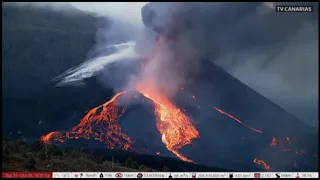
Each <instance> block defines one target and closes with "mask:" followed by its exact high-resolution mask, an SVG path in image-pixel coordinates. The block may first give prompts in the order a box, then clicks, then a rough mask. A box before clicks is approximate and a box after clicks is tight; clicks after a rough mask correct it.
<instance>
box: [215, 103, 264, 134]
mask: <svg viewBox="0 0 320 180" xmlns="http://www.w3.org/2000/svg"><path fill="white" fill-rule="evenodd" d="M213 108H214V109H215V110H217V111H218V112H219V113H221V114H224V115H226V116H228V117H230V118H231V119H233V120H235V121H236V122H238V123H240V124H242V125H244V126H246V127H247V128H249V129H251V130H252V131H255V132H257V133H263V132H262V131H261V130H258V129H255V128H252V127H250V126H248V125H246V124H244V123H243V122H242V121H240V120H239V119H238V118H236V117H234V116H232V115H231V114H228V113H226V112H224V111H222V110H221V109H219V108H216V107H213Z"/></svg>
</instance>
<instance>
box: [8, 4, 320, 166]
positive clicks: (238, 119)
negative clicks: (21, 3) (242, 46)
mask: <svg viewBox="0 0 320 180" xmlns="http://www.w3.org/2000/svg"><path fill="white" fill-rule="evenodd" d="M19 12H21V11H19ZM31 12H32V13H34V12H36V11H34V10H32V11H30V12H29V13H31ZM12 14H19V13H12ZM12 14H11V15H12ZM20 14H21V13H20ZM21 16H22V17H29V16H26V15H24V14H23V15H21ZM8 17H15V16H8ZM30 17H31V18H30V19H31V20H33V21H34V22H42V21H40V20H38V19H37V20H34V19H35V18H42V17H53V15H52V14H49V15H48V16H43V15H41V14H40V15H39V14H36V15H34V16H30ZM17 19H18V18H17ZM50 19H52V18H48V19H45V20H44V21H43V22H50V21H49V20H50ZM62 20H66V18H65V17H63V18H58V19H57V20H56V21H57V22H59V23H61V22H62ZM77 20H78V21H76V22H78V23H79V24H81V23H83V22H87V23H88V22H90V23H91V22H93V20H92V19H91V17H90V18H89V19H88V20H87V21H84V18H83V17H80V18H79V19H77ZM8 22H16V21H8ZM72 22H73V21H72ZM22 24H23V23H22ZM62 24H67V25H68V24H70V25H72V23H70V21H63V23H62ZM88 26H89V27H90V28H89V30H90V31H88V34H91V35H92V34H94V33H95V29H94V30H91V27H94V25H91V24H89V25H88ZM5 27H7V28H5V30H6V31H7V34H6V36H4V37H7V39H9V36H8V35H10V33H12V36H10V37H11V38H12V39H13V37H17V36H16V34H13V33H16V32H20V31H16V30H14V31H12V30H11V29H10V28H9V27H10V26H5ZM41 27H42V24H41ZM8 29H9V30H10V31H9V30H8ZM21 29H23V31H21V32H25V29H26V27H24V28H20V26H19V30H21ZM48 29H49V30H50V28H47V29H43V28H30V29H28V30H30V31H31V30H32V34H31V33H30V38H29V39H28V41H26V42H33V41H35V42H36V43H38V40H37V39H34V38H33V37H34V36H36V35H39V34H40V35H42V33H43V31H44V30H46V31H44V32H47V33H48V32H50V33H53V35H54V36H53V35H51V36H50V34H45V35H44V36H43V40H42V41H41V42H46V43H47V42H48V44H49V43H50V42H51V41H48V40H46V38H47V37H54V38H53V39H54V40H55V41H54V42H59V39H58V38H57V37H60V36H61V39H60V41H61V42H68V43H69V42H71V43H72V45H69V44H66V46H61V44H60V43H58V46H57V47H59V48H60V47H65V48H62V49H57V50H56V51H54V49H53V48H46V47H47V46H49V45H46V44H39V45H37V46H34V45H33V46H32V44H30V45H29V44H28V45H27V46H23V47H28V48H30V50H29V49H28V51H26V52H28V53H27V55H26V54H24V53H23V52H24V51H23V50H25V49H26V48H22V49H21V48H16V49H14V48H12V47H21V46H19V44H17V45H11V47H10V48H9V47H8V48H6V49H7V50H6V49H5V50H6V51H5V52H7V53H5V55H4V57H5V58H4V59H7V61H5V63H4V64H5V65H6V66H4V67H6V68H4V70H6V72H8V70H10V72H11V74H10V75H12V76H11V77H16V76H14V75H15V74H18V75H20V74H19V73H17V72H23V73H21V74H22V75H23V76H18V77H17V78H14V80H11V81H9V80H8V78H6V79H7V80H6V82H10V85H11V84H14V85H15V87H16V89H17V92H18V93H15V94H14V97H15V98H11V97H9V98H8V97H7V99H5V98H4V100H3V106H4V107H3V112H4V114H5V115H3V119H6V121H3V125H4V128H3V132H5V131H10V130H12V129H15V130H17V129H18V130H20V129H19V128H21V129H22V133H23V135H24V136H32V137H35V136H36V137H37V138H39V137H40V134H42V135H43V136H41V140H42V141H43V142H45V143H55V144H59V145H61V146H67V145H69V146H77V145H78V144H79V143H83V144H82V145H81V146H82V147H83V146H85V147H90V148H91V147H95V146H99V147H100V148H101V147H103V148H104V149H105V151H106V152H107V151H108V150H107V148H110V149H112V148H113V149H124V150H126V151H134V152H138V153H143V154H153V155H159V156H169V157H174V158H177V159H181V160H182V161H187V162H191V163H192V162H193V163H196V164H205V165H209V166H215V167H221V168H226V169H233V170H238V171H315V170H317V169H318V154H317V152H318V132H317V130H316V129H314V128H311V127H309V126H308V125H306V124H304V123H303V122H302V121H300V120H299V119H297V118H296V117H294V116H293V115H291V114H289V113H287V112H286V111H285V110H283V109H282V108H280V107H279V106H277V105H275V104H274V103H272V102H271V101H269V100H268V99H266V98H265V97H263V96H261V95H260V94H258V93H256V92H255V91H253V90H252V89H250V88H249V87H247V86H246V85H244V84H243V83H242V82H240V81H238V80H237V79H235V78H234V77H232V76H231V75H229V74H228V73H227V72H225V71H224V70H222V69H221V68H219V67H217V66H216V65H215V64H213V63H212V62H210V61H208V60H205V59H204V60H203V61H201V66H200V68H199V69H200V70H199V71H198V73H197V74H196V75H195V76H192V77H190V78H189V79H188V81H187V83H186V84H183V86H182V87H181V90H180V91H179V92H177V93H176V95H175V96H174V97H172V98H168V97H165V101H162V99H163V98H155V94H153V93H152V94H149V93H148V91H145V88H144V87H141V86H140V88H137V90H136V91H134V92H122V91H121V92H120V91H119V92H112V90H110V89H112V88H111V87H110V89H107V90H106V89H105V87H103V86H102V85H101V84H99V83H98V81H97V78H96V77H91V78H88V79H86V81H85V82H86V86H85V87H82V88H79V87H59V88H56V87H54V86H53V85H47V83H46V84H45V85H46V86H45V87H44V88H43V89H38V90H39V91H37V92H34V94H31V95H32V97H31V95H29V96H30V97H24V98H21V97H20V96H22V95H23V93H25V91H22V87H23V86H25V87H30V83H28V86H27V85H25V84H27V83H26V82H27V81H26V80H25V79H23V78H21V77H26V74H28V73H29V74H30V73H35V74H32V77H37V78H38V79H36V80H33V81H32V82H33V83H34V84H37V83H39V82H42V81H40V80H39V79H40V77H42V76H41V73H43V74H45V75H46V76H44V78H43V82H49V79H51V78H53V77H52V76H55V75H58V74H54V72H51V71H54V70H56V69H57V68H58V67H59V66H58V65H57V64H61V63H57V62H60V61H56V59H62V58H61V57H60V56H59V57H56V56H55V55H61V56H62V55H69V54H68V53H67V52H66V50H69V47H73V48H72V49H74V51H72V52H69V53H70V54H79V53H85V52H87V51H88V49H89V48H90V47H92V46H93V44H90V43H88V42H91V41H90V39H92V38H90V37H91V36H88V37H87V36H83V35H82V34H81V35H77V38H72V40H70V41H65V39H66V37H68V38H71V37H73V36H71V34H69V33H61V31H60V30H59V31H52V32H51V31H48ZM72 29H73V25H72V27H70V30H68V31H66V32H69V31H70V32H73V30H72ZM155 29H159V28H157V27H155ZM35 30H39V31H35ZM33 31H35V32H33ZM40 31H41V32H40ZM82 31H83V29H82ZM158 31H159V32H160V33H165V34H167V36H169V37H172V36H175V32H163V31H161V28H160V29H159V30H158ZM62 32H64V31H62ZM55 33H57V34H55ZM22 34H23V35H25V33H22ZM58 35H59V36H58ZM62 35H63V36H62ZM72 35H74V34H72ZM84 37H86V38H84ZM40 40H41V38H40ZM76 40H77V41H76ZM80 40H81V41H80ZM6 42H7V43H5V44H7V45H8V44H9V45H10V43H8V42H11V41H9V40H6ZM12 42H19V43H21V39H19V40H17V39H15V41H12ZM50 44H55V43H50ZM82 44H84V45H85V47H84V49H80V48H81V46H82ZM77 45H79V46H80V47H78V46H77ZM87 46H88V47H87ZM31 47H32V48H31ZM49 47H51V46H49ZM86 48H88V49H86ZM12 49H13V50H12ZM39 49H42V50H43V52H50V53H53V54H54V55H50V56H49V55H48V57H51V58H52V59H49V60H48V59H46V60H47V61H45V62H46V63H56V64H53V65H52V64H51V65H50V64H47V65H46V66H42V67H43V68H38V67H39V66H33V68H34V69H32V70H30V71H27V70H25V69H27V68H25V66H24V64H28V63H30V62H36V60H39V61H42V59H43V57H42V56H41V57H39V58H25V57H28V55H29V54H30V52H35V51H32V50H37V51H38V50H39ZM48 49H50V51H48ZM9 50H10V51H9ZM14 50H15V51H14ZM8 52H10V53H8ZM16 52H19V53H16ZM8 54H9V55H14V56H8ZM31 54H32V55H34V54H37V55H38V53H31ZM16 55H17V56H18V55H19V58H18V57H16ZM83 56H84V55H83V54H80V55H78V56H72V57H71V58H69V57H68V58H67V59H66V60H63V61H62V62H64V63H70V65H68V66H63V67H61V69H58V70H57V71H59V73H60V72H62V71H64V70H66V69H67V68H70V67H72V66H74V65H75V64H78V63H80V62H76V61H79V59H82V57H83ZM12 57H13V58H12ZM9 60H10V61H9ZM11 60H15V61H13V62H16V64H15V66H13V67H19V69H18V70H15V69H12V68H11V67H12V65H11V64H10V62H12V61H11ZM17 60H28V63H24V62H25V61H22V63H19V62H20V61H17ZM69 60H72V61H69ZM17 62H18V63H17ZM30 64H31V63H30ZM34 64H38V63H34ZM9 65H10V66H9ZM60 66H62V65H60ZM133 66H134V65H132V66H131V65H130V66H128V67H126V66H125V67H126V68H128V69H126V68H124V69H122V71H123V72H127V71H129V70H131V69H132V67H133ZM53 67H54V68H53ZM115 68H116V67H115ZM20 69H22V70H24V71H21V70H20ZM36 70H37V71H36ZM40 70H41V72H39V71H40ZM42 70H44V71H42ZM48 70H50V73H48ZM14 72H15V73H14ZM56 73H57V72H56ZM6 74H7V76H8V73H6ZM49 74H50V76H49ZM53 74H54V75H53ZM96 76H99V74H97V75H96ZM109 78H110V79H113V77H109ZM22 79H23V80H22ZM110 84H112V83H110ZM3 86H4V87H6V86H8V85H6V84H5V85H3ZM147 86H149V85H148V83H147ZM3 89H5V88H3ZM40 90H41V91H40ZM7 92H10V93H12V94H13V90H12V89H9V90H8V91H7ZM17 95H19V96H17ZM160 95H161V94H160ZM12 96H13V95H12ZM160 97H161V96H160ZM28 98H29V99H28ZM168 111H169V113H166V112H168ZM17 112H19V113H17ZM161 115H163V116H161ZM170 117H174V118H170ZM39 119H40V121H39ZM163 119H164V120H170V121H169V122H170V123H167V122H166V121H162V120H163ZM38 122H39V123H38ZM41 122H42V124H44V126H42V124H41ZM177 122H178V123H180V124H175V123H177ZM6 124H7V126H6ZM8 124H9V125H10V126H8ZM39 127H40V128H39ZM184 127H185V128H184ZM50 131H52V132H50ZM48 132H50V133H48ZM7 133H9V132H7ZM10 133H11V132H10ZM45 133H46V134H45ZM3 134H4V133H3ZM19 134H20V131H19ZM170 137H172V138H170ZM192 165H193V164H192Z"/></svg>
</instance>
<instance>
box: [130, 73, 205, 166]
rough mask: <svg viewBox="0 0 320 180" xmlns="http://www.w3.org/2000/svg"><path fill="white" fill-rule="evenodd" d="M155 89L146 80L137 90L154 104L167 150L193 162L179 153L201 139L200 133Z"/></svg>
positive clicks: (158, 125)
mask: <svg viewBox="0 0 320 180" xmlns="http://www.w3.org/2000/svg"><path fill="white" fill-rule="evenodd" d="M155 87H156V86H153V83H152V81H148V80H146V79H145V80H143V81H142V83H139V84H138V85H137V86H136V89H137V90H138V91H139V92H140V93H142V94H143V95H144V96H145V97H146V98H148V99H150V100H151V101H152V102H153V104H154V106H155V115H156V117H157V128H158V130H159V132H160V134H161V135H162V138H161V139H162V142H163V143H164V144H165V145H166V147H167V149H168V150H169V151H171V152H172V153H173V154H175V155H176V156H177V157H179V158H180V159H181V160H183V161H187V162H193V161H192V160H190V159H188V158H187V157H185V156H183V155H182V154H181V153H179V152H178V150H179V149H180V148H182V147H184V146H185V145H187V144H191V141H192V139H195V138H199V137H200V136H199V132H198V131H197V130H196V129H195V127H194V126H193V125H192V123H191V121H190V119H189V118H188V117H187V116H186V115H185V114H184V113H183V112H182V111H181V110H180V109H179V108H177V107H176V106H175V105H174V104H173V103H171V102H170V100H169V99H168V97H167V96H165V95H164V94H162V93H160V92H159V91H157V90H156V89H155Z"/></svg>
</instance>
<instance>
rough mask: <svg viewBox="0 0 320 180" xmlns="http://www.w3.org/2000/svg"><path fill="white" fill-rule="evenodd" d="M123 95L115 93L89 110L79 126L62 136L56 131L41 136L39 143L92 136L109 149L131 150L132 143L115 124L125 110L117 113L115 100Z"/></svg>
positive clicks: (122, 93)
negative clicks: (106, 100) (109, 98)
mask: <svg viewBox="0 0 320 180" xmlns="http://www.w3.org/2000/svg"><path fill="white" fill-rule="evenodd" d="M124 94H126V92H120V93H117V94H116V95H115V96H114V97H113V98H112V99H111V100H110V101H108V102H106V103H104V104H102V105H100V106H98V107H95V108H93V109H91V110H90V111H89V112H88V113H87V114H86V115H85V116H84V117H83V119H82V120H81V122H80V124H78V125H77V126H75V127H73V128H72V129H71V131H68V132H66V133H64V134H63V133H60V132H56V131H55V132H50V133H48V134H47V135H44V136H41V138H40V139H41V141H42V142H44V143H50V141H51V140H56V141H59V142H64V141H65V140H67V139H79V138H80V137H82V138H86V139H90V136H93V137H94V139H95V140H98V141H100V142H104V143H105V144H106V145H107V146H108V148H111V149H113V148H115V147H116V146H119V147H120V148H121V149H125V150H128V149H133V148H132V147H131V145H132V144H133V141H132V140H131V139H130V137H129V136H127V135H126V134H124V133H122V132H121V127H120V126H119V125H118V124H117V120H118V119H119V117H121V115H122V114H123V113H124V112H125V111H126V109H125V108H123V109H122V111H121V112H118V108H117V107H116V100H117V99H118V98H119V97H120V96H121V95H124ZM100 110H101V111H100ZM133 150H134V149H133Z"/></svg>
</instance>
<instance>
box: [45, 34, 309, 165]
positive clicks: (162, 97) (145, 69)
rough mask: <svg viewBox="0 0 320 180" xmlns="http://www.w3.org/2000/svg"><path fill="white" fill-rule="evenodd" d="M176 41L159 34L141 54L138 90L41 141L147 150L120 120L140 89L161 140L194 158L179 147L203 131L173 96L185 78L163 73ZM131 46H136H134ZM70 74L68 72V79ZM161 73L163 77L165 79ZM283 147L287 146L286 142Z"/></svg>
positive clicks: (116, 97)
mask: <svg viewBox="0 0 320 180" xmlns="http://www.w3.org/2000/svg"><path fill="white" fill-rule="evenodd" d="M173 43H175V42H174V41H173V40H171V39H170V40H169V39H167V38H166V37H165V36H162V35H160V36H159V37H158V38H157V41H156V44H155V46H154V48H153V49H152V51H151V54H148V55H146V56H145V57H144V58H141V59H143V60H142V62H141V75H140V77H139V78H136V79H134V81H133V84H134V85H133V86H134V90H135V91H131V90H130V91H121V92H118V93H116V94H115V95H114V96H113V97H112V98H111V99H110V100H109V101H108V102H106V103H104V104H102V105H100V106H97V107H95V108H93V109H91V110H90V111H89V112H88V113H87V114H86V115H85V116H84V117H83V118H82V120H81V121H80V123H79V124H78V125H76V126H74V127H73V128H72V129H71V130H69V131H66V132H58V131H53V132H50V133H48V134H47V135H44V136H41V138H40V139H41V141H42V142H44V143H47V144H48V143H51V141H52V140H55V141H58V142H61V143H63V142H65V141H66V140H68V139H79V138H85V139H90V138H94V139H95V140H97V141H100V142H102V143H104V144H106V145H107V147H108V148H110V149H114V148H118V149H124V150H131V151H134V152H142V151H144V150H143V149H141V148H138V147H135V142H134V140H132V139H131V138H130V137H129V136H128V135H126V134H125V133H124V132H122V129H121V127H120V126H119V124H118V123H117V121H118V120H119V118H120V117H121V116H122V115H123V114H124V113H125V112H126V107H127V106H128V105H129V102H130V100H131V98H133V97H135V94H136V93H140V94H142V95H143V97H144V98H146V99H148V100H149V101H150V102H151V104H153V107H154V115H155V117H156V120H157V121H156V127H157V129H158V131H159V133H160V134H161V141H162V142H163V143H164V145H165V146H166V148H167V149H168V150H169V151H171V152H172V153H173V154H174V155H176V156H177V157H178V158H179V159H181V160H183V161H186V162H194V161H193V160H191V159H190V158H188V157H186V156H184V155H183V154H181V153H180V152H179V150H180V149H181V148H183V147H185V146H186V145H189V144H191V143H192V141H193V140H194V139H197V138H200V134H199V132H198V130H197V129H196V127H195V126H194V124H193V123H192V121H191V119H190V118H189V117H188V116H187V115H186V114H185V113H184V112H183V111H182V110H181V109H179V108H178V107H177V106H176V105H175V104H174V103H173V102H172V101H171V100H170V96H171V95H172V92H174V93H176V92H177V91H175V90H177V89H178V88H180V89H181V87H179V86H180V84H179V83H181V82H182V84H183V77H178V78H177V76H174V75H173V76H170V77H171V78H168V77H167V78H163V77H162V76H165V75H166V73H163V72H165V71H163V70H164V68H167V67H168V65H169V67H170V65H171V64H170V62H171V61H170V60H168V57H167V54H170V53H168V52H166V51H165V52H163V47H165V48H167V50H168V49H169V50H170V48H169V47H166V46H170V45H172V44H173ZM128 47H129V48H132V46H128ZM123 52H127V51H120V53H122V54H123ZM130 54H135V53H132V52H131V51H130V53H128V54H126V53H125V56H128V55H130ZM135 55H136V54H135ZM120 57H122V56H120ZM172 57H174V56H170V57H169V58H172ZM105 58H106V60H105V61H106V62H110V60H109V59H108V57H105ZM113 61H114V60H112V62H113ZM159 62H160V63H159ZM163 63H164V64H166V63H168V64H166V65H167V66H161V65H163ZM99 66H100V65H99ZM172 67H174V66H172ZM77 72H78V71H75V72H72V73H74V74H72V73H71V75H70V74H68V75H69V76H72V77H73V76H78V74H77ZM167 72H168V71H167ZM171 72H174V69H171ZM169 74H170V73H169ZM170 75H172V74H170ZM69 76H67V80H68V77H69ZM159 77H162V79H161V78H159ZM69 79H70V77H69ZM169 79H174V81H173V82H170V80H169ZM181 79H182V80H181ZM71 80H72V78H71ZM167 81H169V82H168V84H170V85H172V84H173V86H167V85H166V83H163V82H167ZM129 89H130V88H129ZM182 89H183V87H182ZM191 97H192V99H194V100H196V97H195V96H193V95H191ZM120 99H123V100H121V102H125V103H124V104H123V103H121V105H119V101H120ZM212 108H213V109H214V110H216V111H217V112H219V113H220V114H222V115H226V116H228V117H229V118H231V119H233V120H234V121H236V122H237V123H239V124H241V125H243V126H245V127H247V128H249V129H250V130H252V131H254V132H256V133H260V134H261V133H263V132H262V131H261V130H258V129H256V128H253V127H250V126H249V125H247V124H245V123H243V122H242V121H241V120H240V119H238V118H236V117H235V116H233V115H231V114H229V113H227V112H225V111H223V110H221V109H219V108H217V107H214V106H212ZM283 142H287V144H291V140H290V138H289V137H285V138H284V139H283V140H279V139H277V138H272V142H271V145H270V146H271V147H274V146H276V145H277V144H279V143H282V144H283ZM281 147H282V148H284V147H283V145H282V146H281ZM288 149H289V148H286V150H284V151H285V152H287V151H289V150H288ZM154 153H155V154H157V155H159V154H160V152H154ZM297 153H300V154H301V153H304V154H307V153H306V152H305V151H303V150H299V151H297ZM253 162H254V163H255V164H257V165H261V166H262V167H264V169H265V170H269V169H270V165H268V164H267V163H266V162H265V161H264V160H262V159H257V158H254V159H253ZM295 164H296V161H295Z"/></svg>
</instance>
